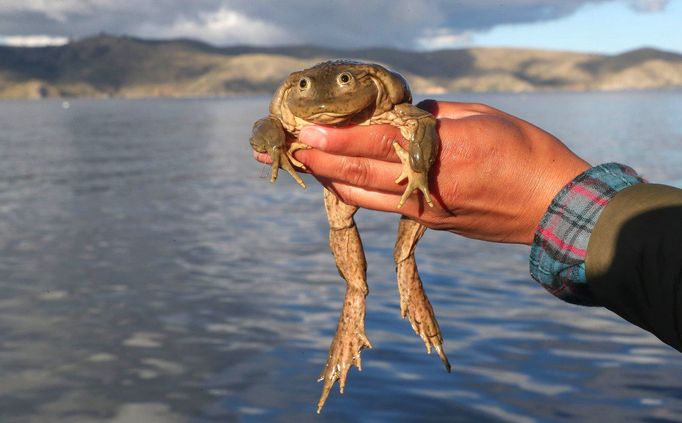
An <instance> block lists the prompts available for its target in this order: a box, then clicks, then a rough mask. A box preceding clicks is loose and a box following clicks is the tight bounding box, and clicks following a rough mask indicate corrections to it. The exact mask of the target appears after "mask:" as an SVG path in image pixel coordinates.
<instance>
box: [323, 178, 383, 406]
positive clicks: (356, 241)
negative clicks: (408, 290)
mask: <svg viewBox="0 0 682 423" xmlns="http://www.w3.org/2000/svg"><path fill="white" fill-rule="evenodd" d="M324 205H325V209H326V210H327V219H328V220H329V246H330V247H331V250H332V254H333V255H334V259H335V260H336V267H337V269H338V270H339V274H341V276H342V277H343V278H344V279H345V280H346V297H345V299H344V303H343V309H342V310H341V316H340V317H339V324H338V326H337V328H336V335H335V336H334V340H333V341H332V344H331V346H330V348H329V357H328V358H327V363H326V365H325V367H324V369H323V370H322V374H321V375H320V379H319V381H320V382H322V381H324V387H323V388H322V395H321V396H320V400H319V402H318V404H317V412H318V413H319V412H320V410H322V407H323V406H324V403H325V401H326V400H327V397H328V396H329V392H330V391H331V388H332V386H333V385H334V383H335V382H336V381H337V380H338V381H339V389H340V391H341V393H343V390H344V387H345V385H346V376H347V375H348V371H349V370H350V368H351V366H353V365H355V366H356V367H357V368H358V369H359V370H362V363H361V360H360V352H361V351H362V350H363V349H364V348H372V345H371V344H370V342H369V340H368V339H367V337H366V336H365V297H366V296H367V294H368V292H369V290H368V288H367V277H366V274H367V262H366V261H365V252H364V250H363V248H362V242H361V240H360V235H359V234H358V230H357V227H356V226H355V221H354V220H353V215H354V214H355V212H356V211H357V209H358V208H357V207H355V206H350V205H348V204H345V203H343V202H342V201H341V200H339V199H338V198H337V197H336V196H335V195H334V194H333V193H332V192H330V191H329V190H327V189H325V190H324Z"/></svg>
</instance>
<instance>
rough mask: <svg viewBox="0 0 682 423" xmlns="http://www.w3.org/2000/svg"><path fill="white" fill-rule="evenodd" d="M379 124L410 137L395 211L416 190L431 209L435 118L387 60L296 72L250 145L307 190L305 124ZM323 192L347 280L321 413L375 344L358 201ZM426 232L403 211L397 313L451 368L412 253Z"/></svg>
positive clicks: (396, 254)
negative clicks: (300, 154)
mask: <svg viewBox="0 0 682 423" xmlns="http://www.w3.org/2000/svg"><path fill="white" fill-rule="evenodd" d="M374 124H389V125H392V126H395V127H397V128H398V129H399V130H400V133H401V135H402V136H403V138H405V139H406V140H407V141H408V142H409V145H408V148H407V149H405V148H403V147H402V146H401V144H400V143H399V142H398V141H397V140H393V142H392V147H393V149H394V150H395V152H396V154H397V156H398V158H399V159H400V162H401V163H402V166H401V169H402V170H401V173H400V174H399V175H397V177H396V180H395V183H397V184H400V183H402V182H404V181H407V183H406V187H405V190H404V192H403V194H402V196H401V198H400V200H399V202H398V204H396V209H400V208H401V207H402V206H403V205H404V203H405V201H407V199H408V198H409V197H410V196H411V195H417V196H419V195H420V193H421V198H422V199H423V201H424V202H426V204H428V206H430V207H433V198H432V196H431V192H430V190H429V170H430V169H431V168H432V167H433V165H434V163H435V160H436V157H437V155H438V152H439V144H440V141H439V138H438V132H437V122H436V118H435V117H434V116H433V115H432V114H430V113H428V112H427V111H424V110H422V109H420V108H418V107H416V106H414V105H413V104H412V94H411V91H410V88H409V85H408V84H407V81H406V80H405V78H404V77H403V76H402V75H400V74H399V73H397V72H395V71H392V70H389V69H388V68H387V67H385V66H383V65H380V64H377V63H366V62H360V61H355V60H348V59H336V60H329V61H325V62H322V63H318V64H316V65H314V66H312V67H310V68H307V69H304V70H301V71H296V72H292V73H291V74H290V75H289V76H288V77H287V78H286V79H285V80H284V81H283V82H282V84H281V85H280V86H279V87H278V88H277V90H276V91H275V93H274V95H273V97H272V100H271V102H270V107H269V114H268V116H266V117H264V118H262V119H259V120H257V121H256V122H255V123H254V125H253V130H252V134H251V137H250V140H249V141H250V144H251V147H252V148H253V150H255V151H257V152H259V153H268V154H269V156H270V158H271V159H272V170H271V178H270V181H271V182H273V183H274V182H275V180H276V179H277V177H278V171H279V169H280V168H281V169H283V170H284V171H286V172H288V173H289V174H290V175H291V176H292V177H293V178H294V180H295V181H296V182H297V183H298V184H299V185H300V186H301V187H303V188H305V187H306V185H305V183H304V181H303V180H302V178H301V177H300V175H299V174H298V173H297V170H296V168H298V169H300V170H301V171H307V169H306V167H305V165H304V164H303V163H301V162H300V161H299V160H297V159H296V158H295V157H294V153H295V152H296V151H299V150H303V149H308V148H310V147H309V146H307V145H306V144H303V143H301V142H299V141H298V135H299V134H300V132H301V130H302V129H303V127H305V126H306V125H326V126H334V127H345V126H353V125H374ZM323 191H324V196H323V197H324V206H325V211H326V214H327V221H328V223H329V246H330V249H331V252H332V254H333V256H334V259H335V262H336V267H337V270H338V272H339V274H340V276H341V277H342V278H343V279H344V280H345V282H346V292H345V298H344V302H343V306H342V309H341V314H340V316H339V321H338V324H337V328H336V334H335V336H334V338H333V340H332V342H331V345H330V348H329V354H328V356H327V360H326V364H325V366H324V368H323V369H322V373H321V374H320V377H319V380H318V382H324V384H323V387H322V393H321V395H320V398H319V401H318V403H317V413H318V414H319V413H320V412H321V410H322V408H323V406H324V404H325V402H326V401H327V398H328V396H329V393H330V391H331V389H332V387H333V386H334V384H335V383H336V382H337V381H338V383H339V390H340V392H341V394H343V393H344V389H345V385H346V378H347V376H348V372H349V370H350V369H351V368H352V367H353V366H355V367H357V369H358V370H359V371H361V370H362V360H361V357H360V353H361V351H362V350H364V349H365V348H372V344H371V343H370V341H369V339H368V337H367V336H366V333H365V314H366V297H367V295H368V294H369V288H368V284H367V262H366V259H365V254H364V250H363V246H362V241H361V238H360V235H359V232H358V229H357V226H356V225H355V220H354V215H355V213H356V211H357V210H358V207H356V206H353V205H349V204H346V203H344V202H343V201H342V200H341V199H340V198H338V197H337V196H336V195H335V194H334V193H333V192H332V191H330V190H329V189H327V188H324V190H323ZM398 211H399V210H398ZM425 230H426V227H425V226H424V225H422V224H420V223H419V222H417V221H416V220H413V219H411V218H409V217H406V216H401V218H400V222H399V225H398V234H397V239H396V243H395V246H394V249H393V259H394V262H395V265H396V274H397V281H398V292H399V296H400V315H401V317H402V318H403V319H405V318H407V320H408V321H409V322H410V324H411V326H412V329H413V330H414V331H415V333H416V334H417V335H418V336H419V337H420V338H421V340H422V341H423V343H424V345H425V347H426V350H427V353H429V354H430V353H431V351H432V350H435V351H436V353H437V354H438V356H439V357H440V359H441V361H442V362H443V364H444V366H445V369H446V370H447V371H448V372H450V371H451V366H450V362H449V361H448V358H447V356H446V354H445V351H444V348H443V337H442V334H441V330H440V327H439V325H438V321H437V319H436V316H435V313H434V311H433V306H432V305H431V302H430V301H429V299H428V297H427V295H426V293H425V291H424V287H423V284H422V281H421V278H420V276H419V272H418V269H417V264H416V261H415V256H414V252H415V248H416V245H417V243H418V241H419V240H420V238H421V237H422V235H423V234H424V232H425Z"/></svg>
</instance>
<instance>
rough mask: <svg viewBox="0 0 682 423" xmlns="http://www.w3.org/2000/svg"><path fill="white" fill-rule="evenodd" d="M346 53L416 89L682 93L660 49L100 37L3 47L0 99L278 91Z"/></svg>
mask: <svg viewBox="0 0 682 423" xmlns="http://www.w3.org/2000/svg"><path fill="white" fill-rule="evenodd" d="M340 57H345V58H354V59H359V60H365V61H372V62H379V63H382V64H385V65H387V66H388V67H390V68H392V69H394V70H397V71H398V72H400V73H402V74H403V75H404V76H405V77H406V78H407V79H408V81H409V82H410V85H411V86H412V89H413V91H415V92H420V93H441V92H448V91H512V92H523V91H542V90H574V91H583V90H626V89H654V88H655V89H658V88H675V87H682V55H680V54H677V53H671V52H664V51H660V50H655V49H639V50H634V51H630V52H627V53H623V54H619V55H612V56H609V55H599V54H587V53H575V52H558V51H543V50H530V49H512V48H471V49H452V50H438V51H423V52H422V51H419V52H417V51H406V50H398V49H391V48H371V49H362V50H339V49H329V48H323V47H315V46H291V47H279V48H261V47H249V46H236V47H226V48H220V47H215V46H212V45H209V44H205V43H201V42H198V41H193V40H168V41H156V40H143V39H136V38H130V37H113V36H107V35H101V36H97V37H92V38H86V39H83V40H80V41H76V42H72V43H69V44H66V45H64V46H60V47H41V48H18V47H7V46H4V47H2V46H0V97H2V98H43V97H74V96H93V97H99V96H117V97H146V96H174V97H181V96H217V95H231V94H259V93H272V91H273V90H274V89H275V88H276V87H277V85H279V83H280V82H281V81H282V80H283V79H284V78H285V77H286V76H287V75H288V74H289V72H291V71H294V70H299V69H302V68H305V67H308V66H311V65H313V64H315V63H317V62H319V61H322V60H326V59H330V58H340Z"/></svg>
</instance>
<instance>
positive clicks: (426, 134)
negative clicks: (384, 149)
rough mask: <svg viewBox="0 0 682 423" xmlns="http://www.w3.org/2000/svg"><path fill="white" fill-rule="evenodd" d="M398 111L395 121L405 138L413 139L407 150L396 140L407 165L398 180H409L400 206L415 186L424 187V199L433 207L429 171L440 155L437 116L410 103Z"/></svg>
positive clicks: (404, 165)
mask: <svg viewBox="0 0 682 423" xmlns="http://www.w3.org/2000/svg"><path fill="white" fill-rule="evenodd" d="M394 112H395V114H396V116H397V118H396V119H395V122H393V124H397V126H398V127H399V128H400V132H401V134H402V135H403V137H405V138H406V139H407V140H409V142H410V145H409V147H408V149H407V150H405V149H404V148H403V147H401V146H400V144H398V142H397V141H394V142H393V148H394V149H395V152H396V154H398V157H399V158H400V161H401V162H402V164H403V169H402V172H401V173H400V176H398V178H397V179H396V181H395V182H396V183H400V182H402V181H403V180H404V179H405V178H407V180H408V182H407V188H405V192H404V193H403V196H402V198H401V199H400V203H398V208H400V207H402V206H403V204H405V201H407V199H408V198H409V197H410V195H411V194H412V192H413V191H414V190H415V189H418V190H420V191H421V192H422V194H424V200H426V202H427V203H428V205H429V206H430V207H433V201H432V200H431V193H430V192H429V170H430V169H431V166H432V165H433V163H434V162H435V161H436V157H437V155H438V131H437V128H436V118H435V117H434V116H433V115H432V114H430V113H428V112H426V111H424V110H422V109H420V108H418V107H416V106H413V105H411V104H409V103H404V104H398V105H397V106H396V107H395V110H394Z"/></svg>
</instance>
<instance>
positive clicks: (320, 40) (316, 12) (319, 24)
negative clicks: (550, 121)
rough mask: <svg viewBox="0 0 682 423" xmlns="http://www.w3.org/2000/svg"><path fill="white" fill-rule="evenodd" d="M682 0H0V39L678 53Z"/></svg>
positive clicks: (36, 42)
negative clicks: (102, 36) (102, 37)
mask: <svg viewBox="0 0 682 423" xmlns="http://www.w3.org/2000/svg"><path fill="white" fill-rule="evenodd" d="M680 27H682V0H423V1H418V0H317V1H309V0H279V1H278V0H194V1H187V0H0V43H2V44H9V45H23V46H39V45H59V44H63V43H66V42H67V41H68V40H73V39H79V38H83V37H87V36H91V35H95V34H99V33H108V34H113V35H130V36H136V37H143V38H154V39H169V38H193V39H198V40H202V41H206V42H209V43H211V44H215V45H219V46H228V45H236V44H250V45H261V46H277V45H287V44H289V45H290V44H316V45H322V46H331V47H338V48H361V47H371V46H388V47H398V48H407V49H417V50H430V49H440V48H462V47H478V46H505V47H507V46H513V47H530V48H542V49H553V50H573V51H589V52H598V53H610V54H613V53H619V52H623V51H627V50H632V49H635V48H640V47H656V48H659V49H663V50H669V51H676V52H682V30H680Z"/></svg>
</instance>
